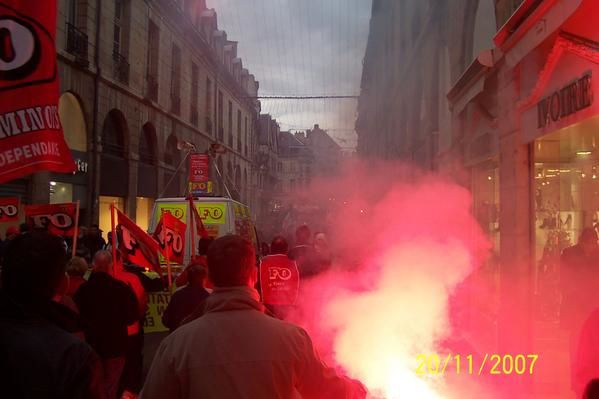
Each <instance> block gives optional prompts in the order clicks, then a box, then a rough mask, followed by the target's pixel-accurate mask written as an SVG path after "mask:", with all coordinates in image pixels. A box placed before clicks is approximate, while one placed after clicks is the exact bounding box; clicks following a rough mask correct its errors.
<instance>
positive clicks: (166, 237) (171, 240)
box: [153, 212, 187, 264]
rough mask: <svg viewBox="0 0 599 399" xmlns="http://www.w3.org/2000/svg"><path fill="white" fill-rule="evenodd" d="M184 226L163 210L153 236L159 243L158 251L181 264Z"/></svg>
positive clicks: (183, 251)
mask: <svg viewBox="0 0 599 399" xmlns="http://www.w3.org/2000/svg"><path fill="white" fill-rule="evenodd" d="M186 228H187V225H186V224H185V223H183V222H182V221H180V220H179V219H177V218H176V217H174V216H173V215H172V214H171V213H170V212H164V213H163V214H162V218H161V219H160V222H159V223H158V225H157V226H156V231H154V235H153V236H154V238H155V239H156V240H157V241H158V244H160V252H161V253H162V255H163V256H164V257H165V258H168V259H169V261H170V262H174V263H179V264H183V258H184V257H185V230H186Z"/></svg>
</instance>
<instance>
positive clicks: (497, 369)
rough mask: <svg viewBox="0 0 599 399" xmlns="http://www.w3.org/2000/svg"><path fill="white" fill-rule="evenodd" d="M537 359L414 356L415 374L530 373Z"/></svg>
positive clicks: (488, 354) (514, 356)
mask: <svg viewBox="0 0 599 399" xmlns="http://www.w3.org/2000/svg"><path fill="white" fill-rule="evenodd" d="M537 360H539V355H538V354H528V355H524V354H518V355H512V354H503V355H501V354H497V353H492V354H490V353H485V354H484V356H482V355H476V356H475V355H471V354H470V355H461V354H453V353H448V354H446V355H439V354H437V353H429V354H423V353H422V354H419V355H418V356H416V362H417V363H418V365H417V367H416V374H417V375H429V376H430V375H445V374H449V373H454V374H466V375H485V374H489V375H532V374H533V373H534V368H535V365H536V364H537Z"/></svg>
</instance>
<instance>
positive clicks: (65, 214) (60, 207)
mask: <svg viewBox="0 0 599 399" xmlns="http://www.w3.org/2000/svg"><path fill="white" fill-rule="evenodd" d="M76 214H77V204H74V203H66V204H52V205H25V219H26V220H27V224H29V225H30V226H31V227H33V228H35V229H42V230H48V232H50V233H52V234H55V235H57V236H63V237H73V234H75V220H76V216H77V215H76Z"/></svg>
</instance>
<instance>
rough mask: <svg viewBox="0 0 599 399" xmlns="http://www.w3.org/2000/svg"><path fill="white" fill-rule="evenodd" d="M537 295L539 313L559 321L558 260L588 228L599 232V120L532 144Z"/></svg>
mask: <svg viewBox="0 0 599 399" xmlns="http://www.w3.org/2000/svg"><path fill="white" fill-rule="evenodd" d="M534 181H535V184H534V190H535V191H534V207H535V220H534V233H535V256H536V261H537V262H536V265H537V267H536V268H535V293H536V294H537V296H538V297H539V298H546V300H545V301H541V302H540V303H539V305H540V307H541V308H540V309H539V310H541V313H542V314H543V315H545V316H548V317H550V318H557V317H558V316H559V311H558V309H559V298H560V294H559V279H560V255H561V253H562V251H563V250H564V249H565V248H567V247H570V246H572V245H574V244H576V243H577V241H578V236H579V235H580V233H581V232H582V229H583V228H585V227H593V228H595V229H596V230H597V231H599V118H597V117H596V118H592V119H590V120H587V121H584V122H581V123H579V124H576V125H572V126H569V127H567V128H564V129H561V130H559V131H556V132H554V133H551V134H548V135H546V136H543V137H542V138H541V139H538V140H536V141H535V143H534Z"/></svg>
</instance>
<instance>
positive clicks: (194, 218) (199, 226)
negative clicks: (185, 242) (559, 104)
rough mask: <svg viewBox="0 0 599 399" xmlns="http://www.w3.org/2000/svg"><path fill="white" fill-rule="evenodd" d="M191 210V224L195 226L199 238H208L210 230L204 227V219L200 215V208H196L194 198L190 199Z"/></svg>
mask: <svg viewBox="0 0 599 399" xmlns="http://www.w3.org/2000/svg"><path fill="white" fill-rule="evenodd" d="M189 209H191V223H192V225H195V227H196V232H197V234H198V236H200V237H202V238H207V237H208V236H209V234H208V230H206V228H205V227H204V223H202V218H201V217H200V214H199V213H198V208H196V207H195V205H194V204H193V197H192V196H190V197H189ZM192 228H193V227H192Z"/></svg>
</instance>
